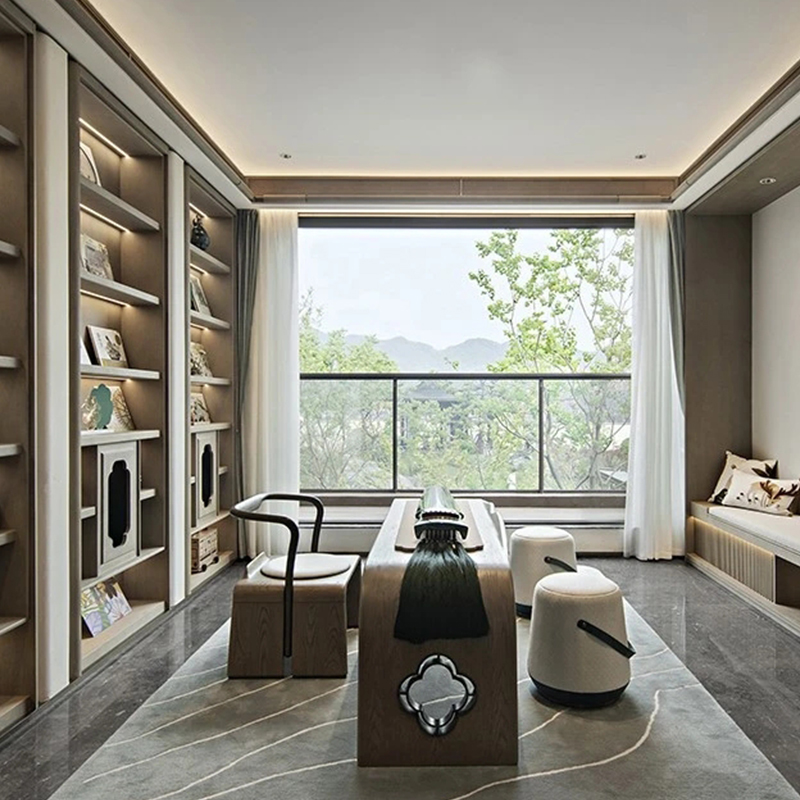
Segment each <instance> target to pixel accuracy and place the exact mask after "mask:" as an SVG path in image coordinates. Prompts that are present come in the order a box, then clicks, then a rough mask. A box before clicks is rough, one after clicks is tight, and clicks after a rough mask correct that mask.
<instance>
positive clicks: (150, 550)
mask: <svg viewBox="0 0 800 800" xmlns="http://www.w3.org/2000/svg"><path fill="white" fill-rule="evenodd" d="M164 551H165V548H163V547H146V548H144V550H142V552H141V553H139V555H138V556H135V557H133V558H131V559H130V560H129V561H126V562H125V563H124V564H122V565H114V566H112V567H110V568H106V569H101V570H99V571H98V574H97V575H96V576H94V577H91V578H84V579H83V580H82V581H81V588H82V589H86V588H87V587H89V586H94V585H95V584H96V583H100V581H106V580H108V579H109V578H113V577H114V576H115V575H117V574H119V573H120V572H125V571H126V570H129V569H131V568H132V567H136V566H138V565H139V564H144V562H145V561H149V560H150V559H151V558H154V557H155V556H157V555H160V554H161V553H163V552H164Z"/></svg>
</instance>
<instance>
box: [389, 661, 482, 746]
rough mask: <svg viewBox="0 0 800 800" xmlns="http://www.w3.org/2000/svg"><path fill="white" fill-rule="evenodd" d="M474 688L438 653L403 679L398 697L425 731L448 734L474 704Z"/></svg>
mask: <svg viewBox="0 0 800 800" xmlns="http://www.w3.org/2000/svg"><path fill="white" fill-rule="evenodd" d="M475 691H476V690H475V684H474V683H473V682H472V681H471V680H470V679H469V678H468V677H467V676H466V675H461V674H460V673H459V672H458V668H457V667H456V665H455V663H454V662H453V661H452V659H450V658H448V657H447V656H443V655H440V654H438V653H435V654H433V655H430V656H428V657H427V658H426V659H424V660H423V661H422V662H421V663H420V665H419V667H417V671H416V672H415V673H413V674H412V675H409V676H408V677H407V678H405V679H403V682H402V683H401V684H400V688H399V690H398V696H399V698H400V705H401V706H402V708H403V710H404V711H407V712H408V713H409V714H415V715H416V717H417V722H418V723H419V726H420V728H422V730H423V731H425V733H427V734H428V735H429V736H445V735H446V734H448V733H450V731H452V730H453V728H454V727H455V725H456V723H457V722H458V718H459V716H461V715H462V714H466V713H467V712H468V711H469V710H470V709H471V708H472V707H473V706H474V705H475Z"/></svg>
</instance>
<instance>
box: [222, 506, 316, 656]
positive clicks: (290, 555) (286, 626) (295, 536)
mask: <svg viewBox="0 0 800 800" xmlns="http://www.w3.org/2000/svg"><path fill="white" fill-rule="evenodd" d="M269 500H296V501H297V502H300V503H310V504H311V505H313V506H314V507H315V508H316V510H317V513H316V517H315V519H314V533H313V534H312V536H311V552H313V553H315V552H317V551H318V550H319V535H320V531H321V530H322V517H323V515H324V513H325V506H323V504H322V500H320V499H319V498H318V497H314V495H311V494H291V493H284V492H274V493H270V492H262V493H261V494H254V495H253V496H252V497H248V498H247V499H246V500H241V501H239V502H238V503H236V505H235V506H234V507H233V508H232V509H231V516H234V517H236V518H237V519H244V520H249V521H250V522H273V523H275V524H277V525H283V526H284V527H285V528H286V530H288V531H289V550H288V552H287V553H286V578H285V579H284V587H283V655H284V657H286V658H289V657H291V655H292V623H293V619H294V614H293V611H294V566H295V561H296V559H297V548H298V546H299V544H300V528H299V527H298V525H297V522H295V520H293V519H291V518H290V517H285V516H283V515H282V514H270V513H269V512H268V511H261V506H262V505H264V503H266V502H267V501H269ZM261 556H264V559H266V556H265V555H264V554H263V553H261V554H259V555H258V556H256V559H254V561H255V560H257V559H259V558H260V557H261ZM263 563H264V562H263V560H262V561H260V563H259V564H258V566H257V567H254V569H253V571H252V573H251V570H250V569H249V568H248V570H247V576H248V578H251V579H252V577H253V576H254V575H255V574H256V573H257V572H258V571H259V570H260V569H261V566H262V564H263Z"/></svg>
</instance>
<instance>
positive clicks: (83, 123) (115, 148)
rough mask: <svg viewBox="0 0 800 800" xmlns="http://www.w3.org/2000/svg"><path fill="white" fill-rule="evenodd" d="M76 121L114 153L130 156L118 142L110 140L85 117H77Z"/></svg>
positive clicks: (125, 156) (124, 156)
mask: <svg viewBox="0 0 800 800" xmlns="http://www.w3.org/2000/svg"><path fill="white" fill-rule="evenodd" d="M78 122H79V123H80V125H81V127H82V128H84V129H85V130H87V131H89V133H91V134H92V136H94V137H96V138H97V139H99V140H100V141H101V142H102V143H103V144H107V145H108V146H109V147H110V148H111V149H112V150H113V151H114V152H115V153H117V154H118V155H121V156H122V157H123V158H130V155H128V153H126V152H125V151H124V150H123V149H122V148H121V147H120V146H119V145H118V144H115V143H114V142H112V141H111V139H109V138H108V136H106V135H105V134H102V133H100V131H99V130H97V128H95V127H94V126H93V125H90V124H89V123H88V122H87V121H86V120H85V119H83V118H82V117H81V118H79V119H78Z"/></svg>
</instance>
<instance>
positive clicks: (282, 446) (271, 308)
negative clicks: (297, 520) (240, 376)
mask: <svg viewBox="0 0 800 800" xmlns="http://www.w3.org/2000/svg"><path fill="white" fill-rule="evenodd" d="M259 226H260V231H261V246H260V250H259V264H258V278H257V281H256V298H255V307H254V309H253V332H252V338H251V343H250V369H249V373H248V381H247V394H246V397H245V404H244V419H243V425H242V433H243V445H244V447H243V449H244V466H245V493H246V495H247V496H248V497H249V496H250V495H253V494H256V493H257V492H297V491H298V489H299V485H300V361H299V359H300V355H299V349H298V347H299V320H298V314H299V308H298V304H299V298H298V292H299V289H298V280H297V214H296V213H294V212H291V211H267V210H264V209H261V210H260V211H259ZM269 510H270V511H272V512H274V513H276V514H286V515H287V516H296V513H297V512H296V503H277V502H276V503H270V504H269ZM287 542H288V533H287V532H286V530H285V529H284V528H283V527H281V526H279V525H263V524H258V525H256V524H254V523H248V525H247V554H248V555H249V556H251V557H252V556H255V555H257V554H258V553H259V552H261V551H264V552H266V553H268V554H274V553H282V552H285V549H286V544H287Z"/></svg>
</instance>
